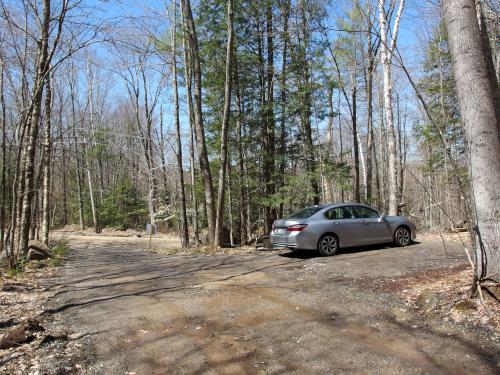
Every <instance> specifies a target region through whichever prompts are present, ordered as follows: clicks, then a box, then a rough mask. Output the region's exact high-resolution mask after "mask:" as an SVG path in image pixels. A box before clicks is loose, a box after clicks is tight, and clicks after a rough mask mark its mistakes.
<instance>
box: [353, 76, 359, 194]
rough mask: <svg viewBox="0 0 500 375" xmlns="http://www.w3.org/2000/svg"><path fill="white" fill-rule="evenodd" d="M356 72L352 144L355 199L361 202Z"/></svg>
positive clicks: (354, 78)
mask: <svg viewBox="0 0 500 375" xmlns="http://www.w3.org/2000/svg"><path fill="white" fill-rule="evenodd" d="M355 80H356V73H353V77H352V144H353V148H354V201H355V202H361V193H360V187H359V180H360V179H359V143H358V118H357V111H358V108H357V106H358V104H357V95H356V94H357V87H356V81H355Z"/></svg>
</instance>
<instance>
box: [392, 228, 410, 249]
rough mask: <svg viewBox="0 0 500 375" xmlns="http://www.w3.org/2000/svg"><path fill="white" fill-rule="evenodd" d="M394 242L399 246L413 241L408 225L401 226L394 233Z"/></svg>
mask: <svg viewBox="0 0 500 375" xmlns="http://www.w3.org/2000/svg"><path fill="white" fill-rule="evenodd" d="M394 242H395V243H396V245H397V246H401V247H403V246H408V245H409V244H410V242H411V232H410V229H409V228H408V227H399V228H398V229H396V233H394Z"/></svg>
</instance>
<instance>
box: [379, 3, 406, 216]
mask: <svg viewBox="0 0 500 375" xmlns="http://www.w3.org/2000/svg"><path fill="white" fill-rule="evenodd" d="M377 1H378V8H379V24H380V40H381V49H380V59H381V63H382V69H383V74H384V86H383V87H384V108H385V115H386V121H387V136H388V137H387V153H388V181H387V182H388V195H389V207H388V208H389V215H397V214H398V198H397V196H398V186H397V165H396V163H397V149H396V132H395V127H394V113H393V107H392V78H391V62H392V53H393V52H394V48H395V46H396V40H397V35H398V29H399V23H400V20H401V14H402V12H403V8H404V3H405V0H400V1H399V8H398V12H397V15H396V20H395V24H394V28H393V31H392V36H391V40H390V41H389V39H388V28H389V25H388V20H387V15H386V12H385V0H377Z"/></svg>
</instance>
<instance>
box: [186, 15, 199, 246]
mask: <svg viewBox="0 0 500 375" xmlns="http://www.w3.org/2000/svg"><path fill="white" fill-rule="evenodd" d="M182 24H183V25H184V16H182ZM182 52H183V55H184V77H185V81H186V101H187V104H188V119H189V169H190V172H191V201H192V205H193V216H192V219H191V220H192V223H193V239H194V245H195V246H198V245H199V244H200V232H199V228H198V225H199V219H198V198H197V197H196V164H195V143H196V140H195V138H196V132H195V121H194V113H193V95H192V90H191V87H192V86H191V85H192V80H193V77H192V65H191V60H190V59H189V56H188V53H187V48H186V38H182Z"/></svg>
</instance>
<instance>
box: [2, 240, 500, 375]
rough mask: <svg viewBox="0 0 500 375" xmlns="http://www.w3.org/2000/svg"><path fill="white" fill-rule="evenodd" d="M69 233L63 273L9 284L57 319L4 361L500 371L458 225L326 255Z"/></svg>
mask: <svg viewBox="0 0 500 375" xmlns="http://www.w3.org/2000/svg"><path fill="white" fill-rule="evenodd" d="M63 235H64V237H65V238H67V239H68V240H69V243H70V245H71V248H72V251H71V252H70V254H69V256H68V261H67V262H66V263H65V265H64V266H63V267H62V268H60V269H59V270H58V271H57V275H56V276H55V277H54V275H52V274H53V271H50V272H48V273H47V274H46V275H45V276H44V275H42V274H40V275H39V274H37V275H33V278H32V279H31V283H32V284H33V285H35V289H36V288H38V289H36V290H35V291H36V294H34V293H33V290H31V291H30V290H28V289H26V290H23V288H20V287H16V288H7V289H6V290H3V289H2V291H0V300H1V302H2V306H0V307H1V308H2V310H3V309H4V306H7V305H8V306H11V305H12V306H14V305H15V304H4V302H5V301H6V300H7V299H9V298H10V299H9V300H10V301H12V300H13V299H16V298H17V299H18V300H19V301H20V303H19V304H17V305H15V306H16V307H15V308H16V310H15V314H20V310H22V309H23V306H26V307H27V308H28V310H29V311H30V312H31V314H32V315H34V316H36V317H37V319H39V320H41V322H42V323H41V325H42V326H43V327H45V328H44V333H43V334H39V333H37V338H36V339H35V340H34V341H32V342H30V343H26V344H23V345H21V346H19V347H16V348H14V349H9V350H8V356H7V354H5V353H4V352H5V351H4V352H2V351H0V359H2V358H4V360H6V361H7V362H5V363H1V364H0V374H17V373H19V374H71V373H75V374H128V375H134V374H136V375H140V374H165V373H168V374H202V373H203V374H245V373H246V374H285V373H286V374H351V373H356V374H362V373H370V374H401V373H404V374H422V373H432V374H470V373H474V374H497V373H498V372H499V371H500V361H499V360H498V358H500V329H499V324H498V317H499V315H500V314H499V311H500V310H499V309H498V305H499V304H498V302H494V301H493V299H489V298H488V296H487V295H485V299H486V304H487V308H485V307H484V306H482V304H480V303H479V302H478V301H475V300H469V299H467V296H468V293H469V287H468V283H470V271H469V266H468V262H467V258H466V256H465V254H464V251H463V245H462V241H457V240H455V238H456V236H453V237H447V238H441V237H440V236H435V235H422V236H419V240H421V242H419V243H416V244H414V245H412V246H409V247H406V248H393V247H390V246H378V247H366V248H357V249H351V250H345V251H342V252H341V253H340V254H338V255H336V256H334V257H329V258H323V257H317V255H316V254H315V253H314V252H301V251H280V252H275V251H268V252H262V251H255V250H254V249H252V248H250V247H249V248H244V249H239V250H238V249H231V252H230V253H229V254H228V250H223V251H214V250H213V249H212V250H210V249H209V248H203V249H202V250H200V249H198V250H196V251H192V252H179V251H178V248H179V242H178V239H177V238H175V237H173V236H166V235H165V236H160V237H157V238H153V239H152V241H151V249H152V250H153V251H154V252H153V251H145V250H148V249H149V248H150V246H149V238H144V236H141V237H138V234H137V233H103V234H102V235H93V234H91V233H88V232H65V233H59V234H56V237H57V238H60V237H61V236H63ZM139 235H140V234H139ZM443 240H444V243H445V244H446V248H445V247H444V246H443ZM464 243H466V242H464ZM238 251H239V252H240V253H239V254H238ZM168 254H170V255H168ZM171 254H175V255H171ZM214 255H215V256H214ZM46 276H47V278H45V277H46ZM40 280H41V281H40ZM2 281H3V285H9V283H10V284H12V281H9V280H7V281H6V280H5V278H4V279H3V280H2ZM19 283H21V284H22V282H21V281H19ZM24 283H25V284H26V285H29V284H30V281H29V280H28V281H25V282H24ZM9 293H10V294H9ZM16 293H17V294H16ZM7 294H8V295H7ZM23 298H24V300H23ZM26 300H28V301H27V302H26ZM8 306H7V307H8ZM13 308H14V307H12V309H13ZM11 311H12V310H7V311H6V312H7V313H8V314H9V313H10V312H11ZM3 313H4V311H2V315H3ZM0 328H2V327H0ZM48 332H50V334H49V333H48ZM30 348H31V349H32V350H31V349H30ZM30 350H31V351H30ZM16 353H17V354H16ZM2 354H5V355H4V356H3V357H2ZM10 356H12V357H13V358H10Z"/></svg>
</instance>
